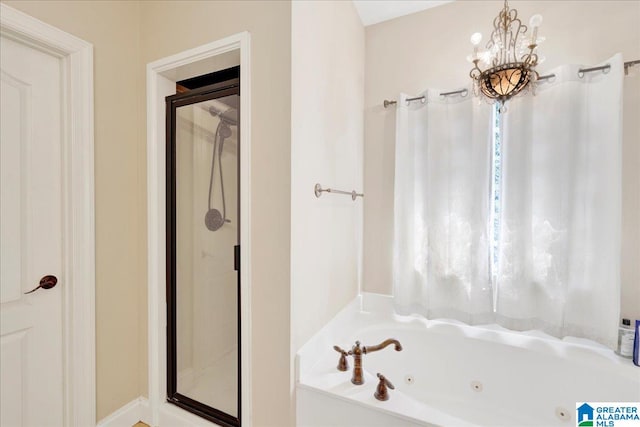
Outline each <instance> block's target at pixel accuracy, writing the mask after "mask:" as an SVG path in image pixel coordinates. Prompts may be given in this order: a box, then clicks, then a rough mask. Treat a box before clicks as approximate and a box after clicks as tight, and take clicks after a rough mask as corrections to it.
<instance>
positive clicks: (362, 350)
mask: <svg viewBox="0 0 640 427" xmlns="http://www.w3.org/2000/svg"><path fill="white" fill-rule="evenodd" d="M391 344H394V345H395V348H396V351H401V350H402V345H401V344H400V342H399V341H398V340H395V339H392V338H389V339H387V340H384V341H382V342H381V343H380V344H378V345H370V346H362V347H360V341H356V344H355V345H354V346H353V347H352V348H351V350H350V351H349V353H348V354H349V355H351V356H353V376H352V377H351V382H352V383H354V384H356V385H360V384H364V377H363V376H362V372H363V371H362V355H363V354H367V353H373V352H374V351H378V350H382V349H383V348H385V347H386V346H388V345H391Z"/></svg>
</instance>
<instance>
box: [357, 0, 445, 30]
mask: <svg viewBox="0 0 640 427" xmlns="http://www.w3.org/2000/svg"><path fill="white" fill-rule="evenodd" d="M452 1H454V0H440V1H436V0H353V4H354V5H355V6H356V9H357V10H358V14H359V15H360V20H361V21H362V24H363V25H364V26H367V25H373V24H377V23H379V22H383V21H388V20H389V19H393V18H397V17H399V16H404V15H409V14H411V13H416V12H420V11H421V10H425V9H429V8H432V7H436V6H440V5H443V4H446V3H451V2H452Z"/></svg>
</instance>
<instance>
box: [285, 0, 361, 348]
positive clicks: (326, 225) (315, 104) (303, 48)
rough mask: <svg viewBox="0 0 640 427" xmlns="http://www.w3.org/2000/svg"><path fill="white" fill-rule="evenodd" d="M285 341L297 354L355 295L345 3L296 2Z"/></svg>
mask: <svg viewBox="0 0 640 427" xmlns="http://www.w3.org/2000/svg"><path fill="white" fill-rule="evenodd" d="M291 26H292V28H291V32H292V37H291V43H292V47H291V67H292V71H291V99H292V100H291V300H292V304H291V313H292V314H291V319H292V320H291V335H292V337H291V340H292V351H293V352H295V351H297V350H298V349H299V348H300V346H302V344H304V343H305V342H306V341H307V340H308V339H309V338H311V336H312V335H313V334H314V333H316V332H317V331H318V330H319V329H320V328H321V327H322V326H323V325H325V324H326V323H327V322H328V321H329V320H330V319H331V318H332V317H333V316H334V315H335V314H336V313H337V312H338V311H339V310H340V309H341V308H343V307H344V306H345V305H346V304H347V302H349V301H350V300H352V299H353V298H354V297H355V296H356V295H357V293H358V289H359V284H360V279H361V260H362V206H363V203H362V199H358V200H356V201H355V202H354V201H352V200H351V197H349V196H342V195H330V194H326V193H324V194H323V195H322V197H321V198H319V199H318V198H316V196H315V195H314V193H313V187H314V185H315V184H316V183H320V184H322V185H323V186H324V187H333V188H338V189H343V190H349V191H351V190H352V189H355V190H357V191H358V192H360V191H362V161H363V158H362V155H363V154H362V142H363V101H364V27H363V26H362V23H361V22H360V18H359V16H358V14H357V12H356V10H355V7H354V6H353V3H351V2H340V1H325V2H318V1H296V2H294V3H293V5H292V24H291Z"/></svg>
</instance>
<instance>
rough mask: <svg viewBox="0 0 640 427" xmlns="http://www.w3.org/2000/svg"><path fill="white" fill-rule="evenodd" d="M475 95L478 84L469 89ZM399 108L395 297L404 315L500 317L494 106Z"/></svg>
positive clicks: (452, 103)
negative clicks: (492, 237) (495, 270)
mask: <svg viewBox="0 0 640 427" xmlns="http://www.w3.org/2000/svg"><path fill="white" fill-rule="evenodd" d="M469 93H471V90H469ZM423 95H425V96H426V100H427V101H426V103H424V104H422V103H420V102H419V101H418V102H412V103H411V104H410V105H407V102H406V99H407V95H405V94H401V95H400V98H399V100H398V104H397V110H396V159H395V161H396V163H395V183H394V185H395V199H394V233H395V234H394V260H393V269H394V279H393V280H394V296H395V302H396V310H397V311H398V312H399V313H401V314H409V313H419V314H423V315H425V316H427V317H428V318H436V317H447V318H454V319H458V320H461V321H464V322H467V323H470V324H474V323H485V322H488V321H491V320H492V319H493V310H492V291H491V283H490V270H489V239H488V232H489V206H490V199H489V197H490V196H489V194H490V179H491V135H490V127H491V106H489V105H487V104H479V103H478V102H477V100H473V99H472V97H471V96H466V97H461V96H459V95H458V96H449V97H442V96H440V91H437V90H428V91H426V92H425V93H423Z"/></svg>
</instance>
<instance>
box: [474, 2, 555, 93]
mask: <svg viewBox="0 0 640 427" xmlns="http://www.w3.org/2000/svg"><path fill="white" fill-rule="evenodd" d="M541 23H542V16H540V15H533V16H532V17H531V19H530V20H529V25H530V26H531V35H530V36H527V34H526V33H527V29H528V28H527V26H526V25H524V24H523V23H522V22H521V21H520V19H519V18H518V11H517V10H516V9H509V4H508V2H507V0H505V2H504V7H503V8H502V10H501V11H500V13H499V14H498V16H496V17H495V19H494V20H493V32H492V33H491V37H490V38H489V41H488V42H487V44H486V46H485V49H484V50H480V49H479V46H480V43H481V42H482V34H480V33H474V34H473V35H472V36H471V44H472V45H473V54H471V55H469V56H468V57H467V59H468V60H469V62H472V63H473V68H472V69H471V71H470V72H469V76H470V77H471V78H472V79H473V81H474V93H475V95H476V96H479V95H480V94H482V95H484V96H485V97H486V98H487V99H488V100H489V101H491V102H499V103H500V104H504V102H505V101H507V100H508V99H510V98H511V97H513V96H514V95H516V94H518V93H519V92H521V91H522V90H523V89H524V88H525V87H527V85H529V83H532V84H535V81H536V79H537V78H538V73H537V71H536V70H535V67H536V65H538V63H539V62H540V60H539V58H538V54H537V53H536V48H537V47H538V45H539V44H540V43H541V42H542V41H543V40H544V38H543V37H538V27H539V26H540V24H541ZM481 67H482V68H481Z"/></svg>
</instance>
